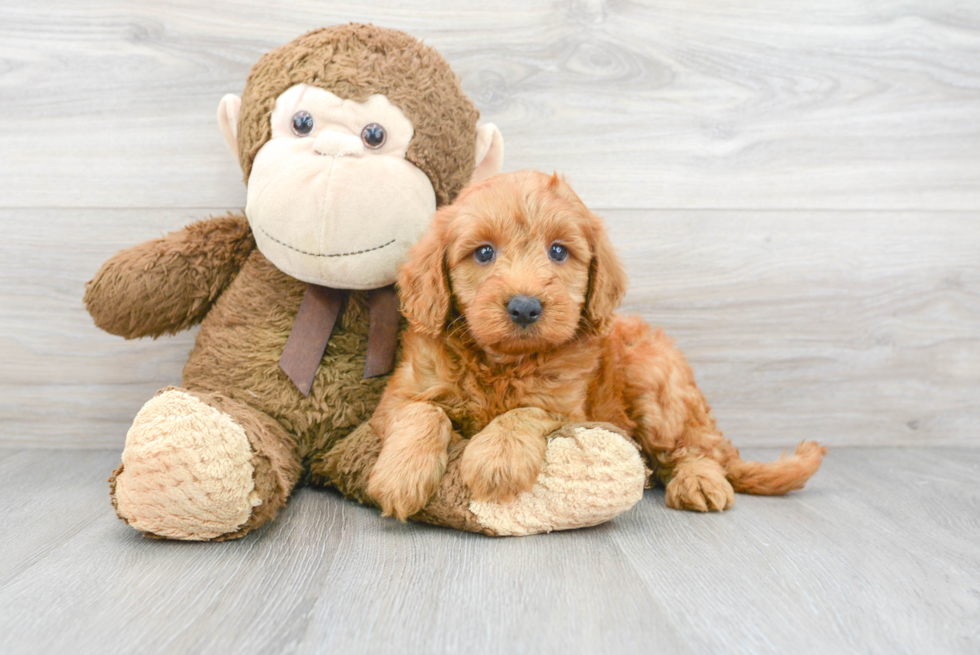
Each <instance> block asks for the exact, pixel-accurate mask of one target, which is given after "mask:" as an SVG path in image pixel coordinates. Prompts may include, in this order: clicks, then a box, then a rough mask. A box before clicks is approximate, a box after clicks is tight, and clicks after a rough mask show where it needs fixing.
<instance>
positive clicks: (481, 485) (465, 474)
mask: <svg viewBox="0 0 980 655" xmlns="http://www.w3.org/2000/svg"><path fill="white" fill-rule="evenodd" d="M547 445H548V444H547V441H546V440H545V439H543V438H541V437H537V436H532V435H520V434H506V433H501V432H490V433H488V432H481V433H480V434H478V435H476V436H475V437H473V439H471V440H470V443H469V444H468V445H467V446H466V450H464V451H463V457H462V459H461V460H460V463H459V470H460V475H461V476H462V478H463V482H464V483H465V484H466V486H467V487H469V489H470V492H472V494H473V498H474V499H476V500H479V501H487V502H498V503H506V502H509V501H511V500H513V499H514V498H515V497H516V496H517V494H519V493H521V492H522V491H529V490H530V489H531V487H533V486H534V481H535V480H537V479H538V473H539V471H540V470H541V462H542V461H543V460H544V453H545V449H546V448H547Z"/></svg>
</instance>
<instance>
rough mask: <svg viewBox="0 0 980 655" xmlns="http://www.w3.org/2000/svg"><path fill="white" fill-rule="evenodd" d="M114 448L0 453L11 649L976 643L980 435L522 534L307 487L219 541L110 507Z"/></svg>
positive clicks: (793, 649)
mask: <svg viewBox="0 0 980 655" xmlns="http://www.w3.org/2000/svg"><path fill="white" fill-rule="evenodd" d="M775 454H776V453H775V451H771V450H768V451H750V452H747V453H746V455H749V456H755V457H760V458H770V457H772V456H774V455H775ZM117 457H118V454H117V453H114V452H105V451H87V452H85V451H82V452H78V451H15V450H8V451H0V495H2V496H3V497H4V498H5V499H6V500H7V501H8V502H5V503H4V505H3V507H2V509H0V527H2V528H3V529H2V530H0V548H2V552H3V553H4V557H3V558H2V559H0V652H3V653H5V654H8V653H9V654H11V655H18V654H20V653H31V654H37V653H57V652H66V651H69V650H70V651H71V652H73V653H78V654H79V655H87V654H89V653H93V654H94V653H99V654H113V653H132V652H136V651H139V652H141V653H148V654H149V653H175V652H235V653H242V654H243V655H247V654H249V653H269V652H281V653H297V654H306V653H337V652H342V653H351V654H358V653H385V652H396V651H397V652H405V653H461V652H466V653H480V654H482V653H513V652H528V653H541V654H542V655H548V654H550V653H579V652H581V653H586V652H587V653H597V654H599V653H611V654H612V653H615V654H617V655H619V654H623V653H677V654H679V655H684V654H687V653H692V654H693V653H706V652H707V653H716V652H725V653H753V654H754V653H776V652H780V653H798V654H800V655H806V654H809V653H864V654H879V653H880V654H883V655H885V654H887V655H891V654H892V653H935V654H937V655H944V654H960V653H962V654H964V655H966V654H968V653H975V652H977V650H978V649H980V601H978V598H980V571H978V568H977V565H976V564H977V561H978V559H980V546H978V544H980V521H978V516H980V491H978V489H977V486H976V484H975V480H976V478H977V476H978V475H980V450H978V449H941V448H939V449H935V448H932V449H924V448H906V449H899V448H876V449H859V448H852V449H837V450H832V451H831V452H830V454H829V456H828V460H827V462H826V464H825V465H824V468H823V469H822V470H821V471H820V473H819V474H818V475H817V476H816V477H815V478H814V479H813V480H812V481H811V482H810V484H809V485H808V487H807V488H806V489H805V490H803V491H801V492H798V493H794V494H791V495H789V496H786V497H783V498H759V497H751V496H738V499H737V501H736V505H735V508H734V509H733V510H731V511H729V512H726V513H725V514H721V515H718V514H714V515H700V514H693V513H687V512H676V511H673V510H668V509H667V508H666V507H665V506H664V504H663V492H662V490H659V489H658V490H652V491H648V492H647V493H646V496H645V497H644V498H643V500H641V501H640V503H639V504H638V505H637V506H636V507H635V508H634V509H633V510H632V511H631V512H629V513H627V514H626V515H623V516H621V517H619V518H618V519H616V520H615V521H613V522H611V523H609V524H606V525H604V526H600V527H598V528H594V529H589V530H580V531H575V532H568V533H555V534H551V535H539V536H535V537H525V538H504V539H491V538H487V537H481V536H478V535H472V534H466V533H460V532H454V531H450V530H443V529H438V528H432V527H429V526H419V525H402V524H398V523H395V522H394V521H391V520H382V519H380V518H378V516H377V514H376V512H374V511H372V510H370V509H367V508H364V507H360V506H357V505H354V504H352V503H349V502H346V501H344V500H342V499H340V498H339V497H338V496H336V495H335V494H333V493H331V492H324V491H315V490H302V491H300V492H299V493H298V494H297V496H296V497H295V498H294V499H293V500H292V501H291V503H290V504H289V505H288V506H287V508H286V509H285V511H284V512H283V513H282V514H281V515H280V517H279V519H277V520H276V521H275V522H274V523H272V524H270V525H269V526H268V527H267V528H264V529H262V530H260V531H259V532H257V533H254V534H252V535H250V536H249V537H247V538H245V539H243V540H241V541H235V542H225V543H207V544H194V543H175V542H166V541H155V540H149V539H143V538H141V537H140V536H139V535H138V534H137V533H136V532H135V531H133V530H131V529H130V528H128V527H126V526H125V525H124V524H123V523H122V522H121V521H119V520H118V519H116V518H115V516H114V514H113V512H112V509H111V507H110V505H109V501H108V496H107V494H106V484H105V482H104V477H105V475H106V474H107V473H108V471H109V470H110V469H111V468H112V467H113V466H114V465H115V462H116V458H117Z"/></svg>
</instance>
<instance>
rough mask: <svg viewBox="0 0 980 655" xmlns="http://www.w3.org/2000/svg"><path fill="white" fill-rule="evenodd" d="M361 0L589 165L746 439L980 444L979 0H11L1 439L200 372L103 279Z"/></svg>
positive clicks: (226, 175)
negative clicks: (280, 63) (231, 96)
mask: <svg viewBox="0 0 980 655" xmlns="http://www.w3.org/2000/svg"><path fill="white" fill-rule="evenodd" d="M347 21H366V22H374V23H377V24H381V25H385V26H390V27H396V28H400V29H404V30H406V31H409V32H411V33H413V34H415V35H417V36H419V37H423V38H424V39H425V40H426V41H427V42H428V43H430V44H432V45H434V46H436V47H437V48H438V49H439V50H440V51H441V52H442V53H443V54H444V55H445V56H446V57H447V58H448V59H449V60H450V62H451V63H452V65H453V67H454V68H455V70H456V71H457V72H458V74H459V75H460V76H461V78H462V83H463V86H464V88H465V89H466V91H467V92H468V93H469V94H470V95H471V96H472V98H473V99H474V100H475V101H476V103H477V104H478V105H479V107H480V108H481V110H482V112H483V117H484V119H485V120H489V121H493V122H495V123H497V124H498V125H499V126H500V128H501V129H502V131H503V132H504V135H505V138H506V142H507V157H506V168H507V169H517V168H540V169H544V170H553V169H557V170H562V171H564V172H565V173H567V175H568V177H569V179H570V180H571V182H572V183H573V185H574V186H575V187H576V188H577V189H578V190H579V192H580V193H581V195H582V196H583V197H584V198H585V200H586V201H587V202H588V203H589V204H590V205H591V206H592V207H594V208H596V209H597V210H599V212H600V213H602V214H603V215H604V216H605V217H606V218H607V221H608V223H609V226H610V228H611V232H612V235H613V238H614V239H615V241H616V242H617V244H618V246H619V248H620V251H621V253H622V255H623V257H624V259H625V261H626V262H627V265H628V268H629V272H630V274H631V277H632V287H631V291H630V294H629V297H628V299H627V309H629V310H631V311H637V312H641V313H643V314H644V315H645V316H646V317H647V318H648V319H649V320H651V321H652V322H655V323H658V324H661V325H663V326H665V327H666V328H667V330H668V331H669V332H670V333H672V334H673V335H674V336H675V338H676V339H677V341H678V342H679V343H680V345H681V346H682V347H683V348H684V350H685V351H686V352H687V354H688V356H689V358H690V359H691V361H692V363H693V365H694V367H695V370H696V372H697V375H698V379H699V381H700V383H701V384H702V386H703V387H704V389H705V390H706V392H707V394H708V396H709V399H710V400H711V401H712V404H713V406H714V408H715V411H716V413H717V415H718V418H719V420H720V422H721V425H722V427H723V429H725V431H726V433H727V434H728V435H729V436H730V437H732V438H733V439H734V440H735V441H736V442H737V443H739V444H742V445H790V444H793V443H795V442H796V441H799V440H800V439H802V438H816V439H821V440H823V441H825V442H827V443H829V444H834V445H895V444H960V445H964V444H972V445H976V444H978V443H980V430H978V427H977V426H978V421H980V215H978V210H980V2H976V1H974V0H962V1H960V0H814V1H806V0H783V1H780V2H753V3H746V2H741V1H739V0H730V1H722V0H699V1H698V2H691V1H690V0H659V1H656V2H654V1H652V0H650V1H642V2H640V1H638V2H617V1H610V2H602V1H600V0H578V1H557V0H556V1H552V2H537V1H535V0H497V1H495V2H487V1H486V0H479V1H477V2H468V1H467V2H464V1H461V0H432V1H428V2H418V1H417V0H409V1H398V2H383V1H381V0H359V1H357V2H352V1H347V2H313V1H299V2H285V1H283V2H273V1H269V0H261V1H257V0H256V1H242V2H237V1H236V2H231V1H229V0H212V1H209V2H191V1H179V0H147V1H140V2H136V1H132V2H123V1H121V0H91V1H80V0H50V1H47V2H43V3H42V2H27V1H24V0H16V1H11V0H3V1H2V2H0V226H2V230H3V235H4V237H3V240H2V245H0V249H2V253H3V256H2V258H0V425H2V428H0V444H3V445H6V446H14V445H17V446H44V447H68V446H72V447H79V446H81V447H93V448H94V447H118V446H120V445H121V444H122V441H123V438H124V435H125V431H126V428H127V426H128V424H129V422H130V419H131V417H132V416H133V414H134V413H135V412H136V411H137V410H138V408H139V407H140V405H141V404H142V403H143V402H144V401H145V400H146V399H147V398H149V397H150V396H151V395H152V393H153V392H154V391H155V390H156V389H157V388H159V387H161V386H163V385H166V384H169V383H174V382H176V381H178V380H179V376H180V370H181V367H182V365H183V362H184V360H185V358H186V354H187V352H188V350H189V348H190V346H191V343H192V340H193V334H192V333H190V334H184V335H180V336H178V337H175V338H165V339H160V340H158V341H150V340H143V341H135V342H125V341H123V340H121V339H118V338H115V337H112V336H109V335H106V334H103V333H101V332H99V331H98V330H97V329H95V328H94V327H93V325H92V323H91V320H90V319H89V317H88V315H87V314H86V313H85V311H84V309H83V308H82V305H81V296H82V292H83V285H84V282H85V280H87V279H89V278H90V277H91V275H92V274H93V273H94V271H95V270H96V269H97V267H98V266H99V264H100V263H101V262H102V261H103V260H105V259H106V258H107V257H109V256H110V255H111V254H112V253H114V252H115V251H116V250H118V249H120V248H123V247H126V246H128V245H132V244H135V243H138V242H140V241H143V240H145V239H149V238H152V237H155V236H158V235H159V234H160V233H162V232H165V231H168V230H172V229H176V228H178V227H180V226H181V225H183V224H185V223H187V222H189V221H191V220H194V219H196V218H199V217H203V216H206V215H208V214H210V213H217V212H224V211H225V210H227V209H235V208H240V207H241V206H242V205H243V202H244V187H243V185H242V183H241V173H240V171H239V169H238V167H237V165H236V163H235V162H234V161H233V160H232V159H231V157H230V155H229V154H228V153H227V151H226V150H225V148H224V145H223V143H222V140H221V138H220V136H219V132H218V129H217V126H216V123H215V119H214V114H215V108H216V105H217V102H218V99H219V98H220V97H221V96H222V94H224V93H228V92H235V93H240V92H241V89H242V86H243V84H244V80H245V77H246V74H247V72H248V69H249V66H250V65H251V64H252V63H253V62H254V61H255V60H256V59H257V58H258V57H259V55H260V54H261V53H263V52H265V51H266V50H269V49H271V48H273V47H275V46H277V45H280V44H282V43H285V42H287V41H289V40H290V39H292V38H293V37H295V36H297V35H298V34H300V33H302V32H304V31H306V30H308V29H311V28H313V27H317V26H320V25H327V24H333V23H341V22H347Z"/></svg>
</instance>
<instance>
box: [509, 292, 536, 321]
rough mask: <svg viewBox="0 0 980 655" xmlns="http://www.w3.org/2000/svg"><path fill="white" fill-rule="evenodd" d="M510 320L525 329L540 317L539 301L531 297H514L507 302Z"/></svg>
mask: <svg viewBox="0 0 980 655" xmlns="http://www.w3.org/2000/svg"><path fill="white" fill-rule="evenodd" d="M507 313H508V314H509V315H510V320H512V321H514V322H515V323H517V324H518V325H520V326H521V327H527V326H528V325H530V324H531V323H534V322H535V321H536V320H538V319H539V318H540V317H541V301H540V300H538V299H537V298H533V297H531V296H514V297H513V298H511V299H510V300H508V301H507Z"/></svg>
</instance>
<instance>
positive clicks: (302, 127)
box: [293, 111, 314, 136]
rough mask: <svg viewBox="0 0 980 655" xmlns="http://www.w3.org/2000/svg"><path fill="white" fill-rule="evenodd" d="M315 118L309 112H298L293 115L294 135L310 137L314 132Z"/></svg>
mask: <svg viewBox="0 0 980 655" xmlns="http://www.w3.org/2000/svg"><path fill="white" fill-rule="evenodd" d="M313 127H314V122H313V116H312V115H311V114H310V112H308V111H298V112H296V113H295V114H293V134H295V135H296V136H308V135H309V134H310V132H312V131H313Z"/></svg>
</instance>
